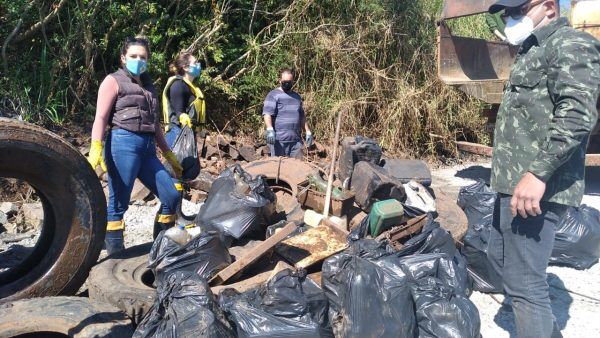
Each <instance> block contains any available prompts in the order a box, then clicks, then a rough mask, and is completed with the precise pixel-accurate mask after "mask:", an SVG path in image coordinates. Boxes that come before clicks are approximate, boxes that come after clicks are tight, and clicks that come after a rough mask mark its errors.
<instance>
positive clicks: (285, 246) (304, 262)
mask: <svg viewBox="0 0 600 338" xmlns="http://www.w3.org/2000/svg"><path fill="white" fill-rule="evenodd" d="M347 236H348V233H347V232H346V231H343V230H341V229H339V228H338V227H337V226H336V225H332V224H331V223H330V222H322V223H321V224H320V225H319V226H317V227H314V228H310V229H308V230H306V231H305V232H303V233H301V234H298V235H296V236H294V237H290V238H288V239H286V240H284V241H282V242H281V244H279V245H278V246H277V253H279V254H280V255H281V256H283V257H284V258H285V259H287V260H288V261H290V262H291V263H293V264H294V266H295V267H296V268H307V267H309V266H311V265H313V264H316V263H318V262H320V261H322V260H324V259H325V258H327V257H329V256H332V255H334V254H336V253H338V252H340V251H342V250H344V249H345V248H347V247H348V242H347V240H346V237H347Z"/></svg>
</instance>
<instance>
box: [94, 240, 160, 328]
mask: <svg viewBox="0 0 600 338" xmlns="http://www.w3.org/2000/svg"><path fill="white" fill-rule="evenodd" d="M151 247H152V243H146V244H141V245H137V246H134V247H131V248H128V249H125V250H123V251H120V252H118V253H116V254H114V255H112V256H110V257H108V258H107V259H105V260H104V261H103V262H101V263H100V264H98V265H96V266H95V267H94V268H93V269H92V272H91V273H90V278H88V281H87V286H88V291H89V295H90V299H93V300H96V301H103V302H106V303H109V304H111V305H113V306H116V307H117V308H119V309H120V310H121V311H123V312H125V313H126V314H127V315H128V316H129V317H130V318H131V319H132V320H133V322H134V323H136V324H137V323H139V322H140V321H141V320H142V318H144V315H146V313H147V312H148V310H149V309H150V307H151V306H152V304H153V303H154V299H155V298H156V290H155V289H154V288H152V287H150V285H152V283H153V281H154V275H153V274H152V273H151V271H150V270H149V269H148V268H147V266H148V253H149V252H150V248H151Z"/></svg>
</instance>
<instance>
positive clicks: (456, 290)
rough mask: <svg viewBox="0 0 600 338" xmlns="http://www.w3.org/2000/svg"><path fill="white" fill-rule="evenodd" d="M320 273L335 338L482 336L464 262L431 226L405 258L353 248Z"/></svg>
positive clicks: (355, 244)
mask: <svg viewBox="0 0 600 338" xmlns="http://www.w3.org/2000/svg"><path fill="white" fill-rule="evenodd" d="M322 273H323V275H322V280H323V282H322V283H323V289H324V291H325V294H326V296H327V298H328V299H329V320H330V322H331V325H332V328H333V331H334V333H335V335H336V336H337V337H479V336H480V333H479V331H480V319H479V312H478V311H477V308H476V307H475V305H474V304H473V303H472V302H471V301H470V300H469V299H468V298H467V296H468V294H469V292H470V289H469V278H468V273H467V269H466V262H465V260H464V258H463V257H462V256H461V255H460V253H459V252H458V250H457V249H456V247H455V245H454V241H453V239H452V236H451V235H450V234H449V233H448V232H447V231H446V230H444V229H442V228H441V227H440V226H439V224H438V223H437V222H435V221H433V220H432V219H429V221H428V223H427V224H426V225H425V226H424V228H423V231H422V232H421V234H419V235H418V236H416V237H413V238H411V239H410V240H408V241H407V242H406V243H405V244H404V247H403V249H402V250H400V251H396V250H394V249H393V248H391V247H390V246H389V245H387V243H385V242H379V241H376V240H371V239H364V238H361V239H356V240H351V243H350V246H349V248H348V249H346V250H345V251H343V252H341V253H340V254H337V255H335V256H332V257H330V258H328V259H327V260H325V262H324V263H323V271H322Z"/></svg>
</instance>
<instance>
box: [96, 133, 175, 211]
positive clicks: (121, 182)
mask: <svg viewBox="0 0 600 338" xmlns="http://www.w3.org/2000/svg"><path fill="white" fill-rule="evenodd" d="M104 158H105V161H106V166H107V169H108V191H109V195H108V217H107V220H108V221H109V222H110V221H120V220H122V219H123V214H125V211H127V208H128V207H129V199H130V197H131V190H132V189H133V183H134V182H135V179H136V178H139V179H140V181H141V182H142V183H143V184H144V185H145V186H146V187H147V188H148V189H150V191H151V192H152V193H153V194H154V195H156V196H158V198H159V199H160V201H161V203H162V211H161V214H163V215H172V214H175V212H176V208H177V203H178V202H179V192H178V191H177V189H175V186H174V185H173V181H172V180H171V176H170V175H169V173H168V172H167V170H166V169H165V167H164V166H163V165H162V163H160V161H159V160H158V157H156V144H155V141H154V134H142V133H133V132H130V131H127V130H125V129H114V130H111V131H110V132H109V134H108V135H107V138H106V146H105V148H104Z"/></svg>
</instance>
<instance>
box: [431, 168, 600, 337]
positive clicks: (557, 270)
mask: <svg viewBox="0 0 600 338" xmlns="http://www.w3.org/2000/svg"><path fill="white" fill-rule="evenodd" d="M489 168H490V162H489V161H483V162H474V163H468V164H463V165H457V166H452V167H445V168H439V169H435V170H432V175H433V185H434V187H436V188H437V189H440V190H443V191H445V192H447V193H449V194H452V195H453V196H458V191H459V190H460V188H461V187H463V186H466V185H469V184H472V183H473V182H475V180H477V179H483V180H485V181H487V182H489V176H490V169H489ZM583 203H584V204H588V205H590V206H593V207H595V208H596V209H600V168H589V170H588V172H587V182H586V195H585V196H584V199H583ZM599 281H600V264H596V265H594V266H593V267H592V268H590V269H589V270H585V271H578V270H575V269H572V268H565V267H557V266H551V267H549V268H548V283H549V284H550V286H551V288H550V299H551V301H552V310H553V312H554V316H555V317H556V319H557V323H558V325H559V327H560V329H561V332H562V334H563V336H564V337H565V338H570V337H573V338H581V337H600V320H598V314H599V312H598V307H599V306H600V282H599ZM567 290H569V291H567ZM471 300H472V301H473V302H474V303H475V305H476V306H477V308H478V309H479V315H480V316H481V333H482V335H483V337H484V338H487V337H492V338H505V337H516V332H515V327H514V316H513V313H512V310H511V308H510V306H509V305H502V304H503V303H506V302H505V301H504V297H503V296H501V295H495V296H494V297H492V296H490V295H487V294H484V293H480V292H474V293H473V295H472V296H471Z"/></svg>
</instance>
